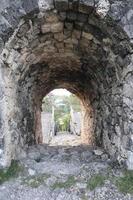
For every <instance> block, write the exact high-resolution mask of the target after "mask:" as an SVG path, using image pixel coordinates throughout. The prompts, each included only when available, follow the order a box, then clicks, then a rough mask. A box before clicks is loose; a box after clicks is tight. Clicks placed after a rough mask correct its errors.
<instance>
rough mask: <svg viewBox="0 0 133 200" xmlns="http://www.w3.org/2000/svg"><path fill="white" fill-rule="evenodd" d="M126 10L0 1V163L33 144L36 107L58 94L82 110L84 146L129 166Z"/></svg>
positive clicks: (132, 62)
mask: <svg viewBox="0 0 133 200" xmlns="http://www.w3.org/2000/svg"><path fill="white" fill-rule="evenodd" d="M53 8H54V9H53ZM132 10H133V3H132V1H131V0H126V1H108V0H97V1H93V0H89V1H86V0H80V1H76V0H74V1H68V0H54V1H52V0H49V1H48V0H43V1H42V0H39V1H37V0H32V1H31V0H28V1H27V0H22V1H20V0H18V1H17V0H12V1H8V0H6V1H3V0H2V1H1V8H0V13H1V14H0V16H1V17H0V53H1V57H0V59H1V63H0V65H1V68H0V73H1V77H2V76H3V77H4V78H3V82H2V83H1V84H0V105H1V108H2V112H1V115H0V122H1V124H2V125H1V126H0V127H1V131H0V134H2V133H3V134H2V140H4V141H5V144H4V145H5V150H6V154H5V155H6V156H5V159H7V158H8V159H9V160H11V159H12V158H15V157H18V155H19V153H20V152H21V149H24V148H25V147H27V146H29V145H32V144H34V143H35V142H37V141H38V142H39V136H38V135H39V134H41V131H40V130H41V126H40V124H41V123H40V120H39V119H40V118H39V119H38V118H37V116H40V114H37V111H38V112H39V113H40V112H41V110H40V106H41V99H42V98H43V97H44V96H45V95H46V94H47V93H48V92H50V91H51V90H52V89H54V88H58V87H63V88H66V89H68V90H70V91H71V92H73V93H75V94H77V95H78V96H79V97H80V98H81V100H82V103H83V105H84V108H85V109H84V112H83V116H84V117H83V119H84V120H83V124H82V127H84V129H83V130H84V131H83V138H84V139H85V138H86V139H85V140H86V141H87V142H90V143H91V144H92V143H94V142H96V143H97V144H98V145H103V146H104V148H105V149H106V151H108V152H109V154H110V155H111V156H115V157H116V158H120V159H119V160H121V159H124V160H127V163H129V164H128V165H130V164H131V163H132V153H131V152H132V145H133V144H132V142H131V141H132V140H131V135H132V130H133V124H132V122H133V101H132V99H133V93H132V91H133V75H132V71H133V68H132V66H133V58H132V56H131V55H132V53H133V50H132V25H133V23H132V22H133V11H132ZM130 39H131V40H130ZM5 42H6V43H5ZM3 69H4V74H3V72H2V70H3ZM37 127H39V128H37ZM37 129H38V132H39V133H37ZM85 130H87V131H85ZM86 133H89V134H88V135H87V134H86ZM127 136H128V138H129V140H126V141H127V142H125V143H124V141H123V140H124V139H123V138H127ZM129 143H130V145H129ZM127 145H129V146H128V147H127ZM127 149H128V152H127ZM129 152H130V153H129ZM9 157H10V158H9ZM8 163H10V161H9V162H8Z"/></svg>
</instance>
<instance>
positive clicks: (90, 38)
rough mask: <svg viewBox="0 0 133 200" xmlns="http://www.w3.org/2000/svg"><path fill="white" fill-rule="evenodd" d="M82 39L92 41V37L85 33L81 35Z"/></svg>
mask: <svg viewBox="0 0 133 200" xmlns="http://www.w3.org/2000/svg"><path fill="white" fill-rule="evenodd" d="M82 37H83V38H85V39H88V40H92V39H93V35H92V34H91V33H86V32H83V33H82Z"/></svg>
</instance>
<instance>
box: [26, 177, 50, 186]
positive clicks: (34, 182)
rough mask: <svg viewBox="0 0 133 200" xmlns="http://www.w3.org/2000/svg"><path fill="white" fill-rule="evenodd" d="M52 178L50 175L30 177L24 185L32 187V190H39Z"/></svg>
mask: <svg viewBox="0 0 133 200" xmlns="http://www.w3.org/2000/svg"><path fill="white" fill-rule="evenodd" d="M49 177H50V175H49V174H41V175H39V176H30V177H28V178H26V179H24V181H23V184H25V185H27V186H29V187H32V188H37V187H39V186H40V185H42V184H44V183H45V180H46V179H48V178H49Z"/></svg>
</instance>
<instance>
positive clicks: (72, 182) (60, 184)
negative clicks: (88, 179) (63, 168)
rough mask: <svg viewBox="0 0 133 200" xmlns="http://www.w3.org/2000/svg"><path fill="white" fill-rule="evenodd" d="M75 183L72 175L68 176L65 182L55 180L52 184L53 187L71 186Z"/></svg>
mask: <svg viewBox="0 0 133 200" xmlns="http://www.w3.org/2000/svg"><path fill="white" fill-rule="evenodd" d="M75 184H76V180H75V177H74V176H69V177H68V179H67V181H66V182H56V183H54V185H53V186H52V188H53V189H56V188H64V189H67V188H70V187H71V186H73V185H75Z"/></svg>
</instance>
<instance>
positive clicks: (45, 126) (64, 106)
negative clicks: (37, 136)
mask: <svg viewBox="0 0 133 200" xmlns="http://www.w3.org/2000/svg"><path fill="white" fill-rule="evenodd" d="M81 118H82V116H81V103H80V100H79V99H78V98H77V97H76V96H75V95H73V94H72V93H70V92H69V91H68V90H66V89H56V90H53V91H51V92H50V93H49V94H48V95H47V96H45V97H44V98H43V101H42V112H41V119H42V120H41V121H42V135H43V143H44V144H49V145H62V146H63V145H65V146H66V145H69V146H74V145H80V144H82V141H81V135H82V133H81Z"/></svg>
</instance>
